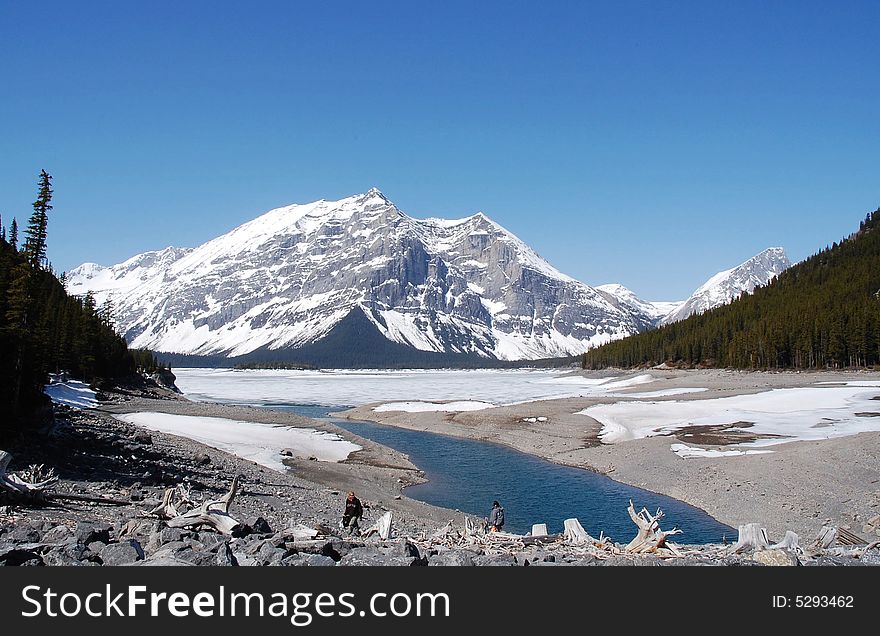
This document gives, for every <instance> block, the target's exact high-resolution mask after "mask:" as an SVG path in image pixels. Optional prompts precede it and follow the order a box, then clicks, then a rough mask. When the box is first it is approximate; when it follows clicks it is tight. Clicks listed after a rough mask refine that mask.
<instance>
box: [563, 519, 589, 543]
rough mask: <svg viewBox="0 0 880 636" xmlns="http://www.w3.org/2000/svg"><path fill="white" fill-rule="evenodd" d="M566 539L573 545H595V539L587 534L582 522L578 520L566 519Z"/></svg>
mask: <svg viewBox="0 0 880 636" xmlns="http://www.w3.org/2000/svg"><path fill="white" fill-rule="evenodd" d="M564 524H565V532H564V535H565V539H566V540H567V541H569V542H571V543H575V544H584V543H593V542H594V541H595V539H593V537H591V536H590V535H589V534H587V531H586V530H584V527H583V526H582V525H581V522H580V521H578V520H577V519H566V520H565V522H564Z"/></svg>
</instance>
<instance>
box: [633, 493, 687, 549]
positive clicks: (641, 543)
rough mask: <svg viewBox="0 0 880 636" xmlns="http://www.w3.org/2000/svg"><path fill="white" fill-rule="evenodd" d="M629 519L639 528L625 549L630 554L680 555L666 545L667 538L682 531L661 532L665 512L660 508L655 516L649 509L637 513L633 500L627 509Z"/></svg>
mask: <svg viewBox="0 0 880 636" xmlns="http://www.w3.org/2000/svg"><path fill="white" fill-rule="evenodd" d="M627 512H628V513H629V518H630V519H632V521H633V523H634V524H636V525H637V526H638V528H639V533H638V534H637V535H636V537H635V538H634V539H633V540H632V541H630V542H629V543H628V544H627V546H626V547H625V548H624V550H625V551H626V552H629V553H630V554H644V553H647V552H654V553H656V552H663V551H664V550H668V551H669V552H671V553H672V554H676V555H677V554H679V552H678V550H677V549H676V548H674V547H673V546H671V545H668V544H667V543H666V538H667V537H670V536H672V535H675V534H681V532H682V531H681V530H679V529H678V528H673V529H672V530H661V529H660V519H662V518H663V511H662V510H660V509H659V508H658V509H657V512H656V513H655V514H653V515H652V514H651V513H649V512H648V511H647V509H645V508H642V509H641V511H639V512H638V513H636V509H635V507H634V506H633V502H632V500H630V502H629V507H628V508H627Z"/></svg>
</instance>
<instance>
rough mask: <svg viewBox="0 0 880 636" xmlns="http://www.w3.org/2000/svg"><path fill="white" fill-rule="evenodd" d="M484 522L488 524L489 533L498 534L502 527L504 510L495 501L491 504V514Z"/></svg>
mask: <svg viewBox="0 0 880 636" xmlns="http://www.w3.org/2000/svg"><path fill="white" fill-rule="evenodd" d="M486 522H487V523H488V524H489V532H498V531H499V530H501V528H503V527H504V508H502V507H501V504H500V503H498V502H497V501H493V502H492V512H490V513H489V518H488V519H487V520H486Z"/></svg>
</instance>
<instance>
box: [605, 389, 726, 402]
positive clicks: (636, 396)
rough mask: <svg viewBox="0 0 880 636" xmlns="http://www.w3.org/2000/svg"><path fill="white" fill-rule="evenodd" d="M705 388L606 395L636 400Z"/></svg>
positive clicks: (692, 391) (697, 391)
mask: <svg viewBox="0 0 880 636" xmlns="http://www.w3.org/2000/svg"><path fill="white" fill-rule="evenodd" d="M708 390H709V389H705V388H701V389H698V388H680V389H661V390H659V391H643V392H641V393H609V394H608V397H614V398H633V399H636V400H651V399H653V398H659V397H669V396H672V395H687V394H688V393H702V392H703V391H708Z"/></svg>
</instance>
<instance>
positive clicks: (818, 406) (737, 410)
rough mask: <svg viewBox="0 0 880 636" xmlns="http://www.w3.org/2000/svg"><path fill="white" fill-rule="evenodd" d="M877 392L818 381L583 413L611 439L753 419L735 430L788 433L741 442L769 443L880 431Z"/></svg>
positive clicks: (606, 440) (591, 409) (605, 407)
mask: <svg viewBox="0 0 880 636" xmlns="http://www.w3.org/2000/svg"><path fill="white" fill-rule="evenodd" d="M876 394H877V391H876V390H870V389H868V388H867V387H865V386H833V387H832V386H812V387H804V388H795V389H774V390H772V391H766V392H764V393H757V394H754V395H737V396H733V397H724V398H715V399H708V400H694V401H687V402H682V401H677V400H674V401H665V402H629V401H628V402H615V403H614V404H598V405H596V406H591V407H589V408H587V409H584V410H583V411H579V412H578V414H580V415H588V416H590V417H592V418H593V419H595V420H597V421H598V422H599V423H600V424H602V431H601V432H600V434H599V436H600V438H601V439H602V442H604V443H606V444H613V443H617V442H623V441H626V440H630V439H639V438H643V437H653V436H655V435H660V434H664V433H668V432H670V431H674V430H678V429H682V428H687V427H689V426H698V425H729V424H736V423H742V422H751V423H753V424H754V425H753V426H749V427H743V428H742V429H739V428H735V429H734V430H744V431H748V432H749V433H753V434H757V435H778V436H782V437H773V438H768V439H758V440H755V441H752V442H744V443H741V444H737V445H736V446H738V447H744V446H748V447H764V446H772V445H774V444H782V443H785V442H791V441H798V440H821V439H829V438H833V437H843V436H846V435H855V434H856V433H861V432H864V431H880V417H866V416H865V414H866V413H872V412H877V411H880V407H878V404H877V401H876V400H872V398H873V397H874V396H876ZM859 413H861V414H862V415H859Z"/></svg>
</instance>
